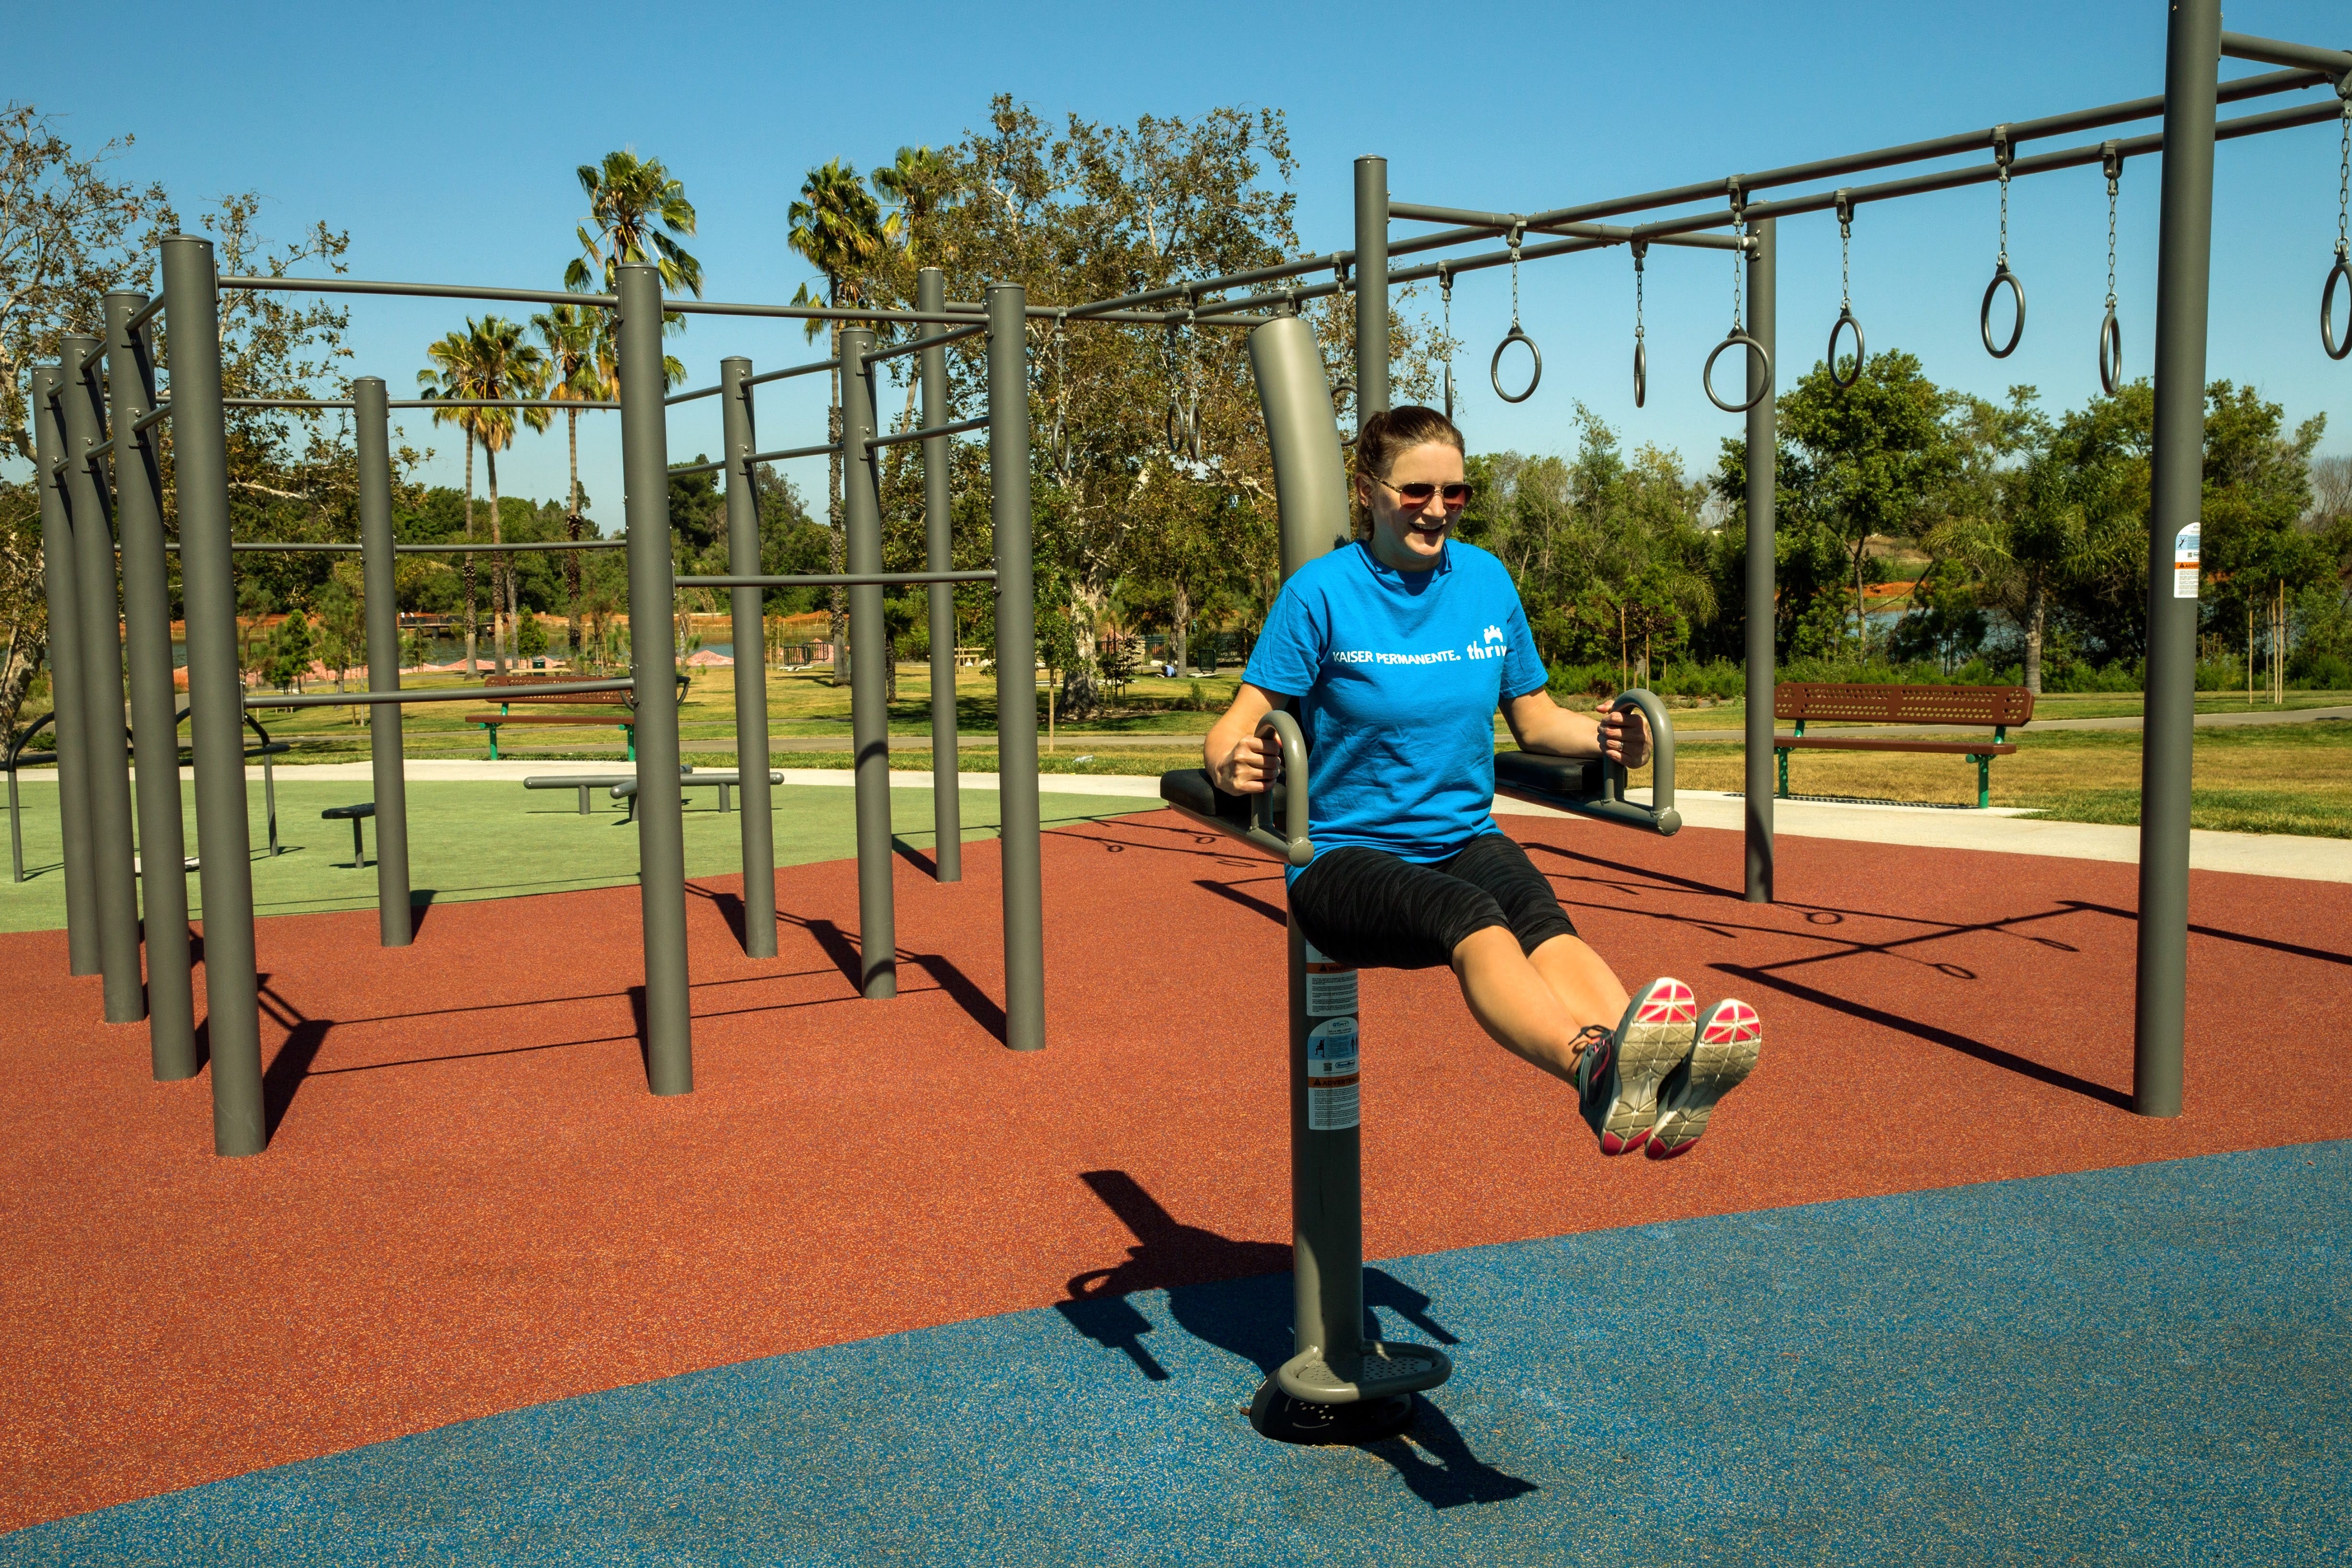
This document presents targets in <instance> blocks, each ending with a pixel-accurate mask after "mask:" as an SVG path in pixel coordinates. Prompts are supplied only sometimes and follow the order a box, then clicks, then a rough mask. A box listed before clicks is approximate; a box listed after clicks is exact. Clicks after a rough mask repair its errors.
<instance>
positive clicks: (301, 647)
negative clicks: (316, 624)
mask: <svg viewBox="0 0 2352 1568" xmlns="http://www.w3.org/2000/svg"><path fill="white" fill-rule="evenodd" d="M317 657H318V640H317V638H316V637H314V636H313V635H312V633H311V630H310V620H309V618H308V617H307V616H304V615H303V614H302V612H301V611H300V610H299V609H296V610H293V611H290V612H289V613H288V615H287V616H286V618H285V619H284V620H282V621H280V622H278V629H277V630H276V631H274V632H272V633H270V635H269V642H268V664H267V665H266V666H265V667H264V670H263V677H264V679H267V680H268V682H269V683H270V684H271V685H272V686H275V687H277V688H278V689H280V690H283V689H286V688H287V687H289V686H290V687H292V688H294V689H296V690H298V691H299V690H300V689H302V678H303V677H304V676H305V675H308V674H309V673H310V661H311V660H312V659H313V658H317Z"/></svg>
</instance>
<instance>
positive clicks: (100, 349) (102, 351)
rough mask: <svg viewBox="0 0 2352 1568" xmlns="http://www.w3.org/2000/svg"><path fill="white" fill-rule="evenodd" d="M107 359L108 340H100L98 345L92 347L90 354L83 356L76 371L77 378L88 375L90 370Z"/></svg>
mask: <svg viewBox="0 0 2352 1568" xmlns="http://www.w3.org/2000/svg"><path fill="white" fill-rule="evenodd" d="M105 357H106V340H105V339H104V338H100V339H99V340H98V342H96V343H94V344H92V345H91V346H90V351H89V353H86V354H84V355H82V356H81V363H80V365H79V367H78V368H77V369H76V370H75V372H74V374H75V375H76V376H84V375H88V374H89V373H90V368H91V367H92V366H93V365H95V364H97V363H99V362H100V360H103V359H104V358H105Z"/></svg>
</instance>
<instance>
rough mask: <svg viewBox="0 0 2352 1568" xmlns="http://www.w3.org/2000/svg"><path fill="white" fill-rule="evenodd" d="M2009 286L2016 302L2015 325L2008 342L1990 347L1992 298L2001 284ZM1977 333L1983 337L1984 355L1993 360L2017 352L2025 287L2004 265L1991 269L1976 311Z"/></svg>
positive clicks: (2022, 324)
mask: <svg viewBox="0 0 2352 1568" xmlns="http://www.w3.org/2000/svg"><path fill="white" fill-rule="evenodd" d="M2004 283H2006V284H2008V285H2009V291H2010V294H2011V296H2012V297H2013V298H2014V299H2015V300H2017V324H2016V325H2015V326H2013V327H2011V328H2010V330H2009V342H2006V343H2003V344H2002V345H2001V346H2000V347H1999V348H1995V347H1993V346H1992V297H1993V296H1994V295H1995V294H1998V293H2000V286H2001V285H2002V284H2004ZM1977 331H1979V333H1981V334H1982V335H1983V337H1984V346H1985V353H1989V354H1990V355H1992V357H1993V358H1995V359H2007V358H2008V357H2009V356H2010V355H2011V354H2013V353H2016V352H2017V340H2018V339H2020V338H2021V337H2023V336H2024V335H2025V285H2024V284H2022V283H2020V282H2019V281H2018V280H2017V274H2016V273H2014V272H2011V270H2010V269H2009V268H2008V266H2007V265H2006V264H2003V265H2001V266H1999V267H1996V268H1993V269H1992V281H1991V282H1990V283H1988V284H1986V285H1985V291H1984V304H1983V306H1982V307H1981V308H1979V310H1978V311H1977Z"/></svg>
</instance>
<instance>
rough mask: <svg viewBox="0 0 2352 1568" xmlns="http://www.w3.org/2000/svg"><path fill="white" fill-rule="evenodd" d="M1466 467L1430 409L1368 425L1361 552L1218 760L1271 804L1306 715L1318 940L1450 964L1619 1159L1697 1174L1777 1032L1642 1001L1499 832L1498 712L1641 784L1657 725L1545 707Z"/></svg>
mask: <svg viewBox="0 0 2352 1568" xmlns="http://www.w3.org/2000/svg"><path fill="white" fill-rule="evenodd" d="M1462 458H1463V442H1462V432H1461V431H1459V430H1458V429H1456V428H1454V422H1453V421H1452V420H1450V419H1448V418H1446V417H1445V416H1444V415H1442V414H1440V413H1438V412H1437V411H1436V410H1435V409H1432V408H1416V407H1405V408H1396V409H1391V410H1390V411H1388V412H1386V413H1383V414H1375V415H1374V416H1371V417H1370V419H1368V420H1366V421H1365V422H1364V427H1363V430H1362V433H1361V434H1360V436H1359V437H1358V439H1357V443H1356V500H1357V504H1358V506H1359V508H1360V513H1361V517H1360V521H1359V524H1358V538H1357V539H1356V541H1355V542H1353V543H1352V544H1350V545H1349V546H1347V547H1345V548H1343V549H1339V550H1334V551H1332V552H1330V553H1329V554H1328V555H1326V556H1324V557H1323V558H1322V559H1321V560H1318V561H1313V562H1309V563H1307V565H1306V566H1304V567H1301V568H1300V569H1299V570H1298V571H1297V573H1296V574H1293V575H1292V577H1291V579H1290V581H1289V582H1288V583H1286V584H1284V585H1283V589H1282V593H1281V595H1280V596H1279V597H1278V598H1276V600H1275V604H1274V610H1273V613H1272V614H1271V615H1269V616H1267V618H1266V626H1265V635H1264V636H1262V637H1259V638H1258V641H1257V647H1256V648H1255V650H1254V651H1253V652H1252V653H1251V655H1250V659H1249V665H1248V668H1246V669H1244V671H1243V674H1242V687H1241V690H1240V692H1239V693H1238V694H1236V695H1235V697H1234V705H1233V706H1232V707H1231V708H1229V709H1227V710H1225V714H1224V716H1223V718H1221V719H1219V720H1218V721H1217V722H1216V725H1215V727H1214V728H1213V729H1212V730H1210V731H1209V738H1208V740H1207V742H1205V743H1204V744H1203V745H1202V754H1203V757H1204V759H1205V760H1206V762H1207V763H1208V769H1209V773H1210V776H1211V777H1212V778H1213V779H1214V780H1215V781H1216V783H1217V785H1218V787H1219V788H1221V789H1223V790H1224V791H1226V792H1227V793H1228V794H1233V795H1255V794H1258V793H1261V792H1263V791H1265V789H1267V788H1268V787H1269V786H1270V785H1271V784H1273V782H1274V781H1275V779H1276V777H1277V776H1278V774H1279V772H1280V764H1281V758H1282V753H1281V750H1280V748H1279V747H1278V746H1276V745H1275V744H1273V743H1272V742H1269V741H1263V740H1260V739H1259V737H1258V734H1257V728H1258V721H1259V720H1261V719H1263V718H1264V717H1265V714H1266V713H1267V712H1268V711H1269V710H1272V709H1273V708H1274V707H1275V706H1276V704H1278V703H1281V702H1284V701H1286V700H1295V701H1296V704H1297V710H1298V717H1299V721H1300V724H1301V726H1302V728H1303V729H1304V731H1305V732H1306V736H1307V749H1308V751H1309V752H1310V753H1311V754H1312V755H1313V757H1314V759H1315V761H1314V772H1315V788H1314V792H1313V812H1314V820H1313V822H1312V823H1311V824H1310V825H1309V827H1310V832H1311V836H1312V837H1313V838H1314V841H1315V858H1314V860H1313V861H1312V862H1311V863H1309V864H1308V865H1307V867H1306V868H1304V869H1297V868H1294V869H1292V870H1291V871H1290V873H1289V876H1290V908H1291V911H1292V913H1293V914H1294V915H1296V916H1297V921H1298V926H1299V930H1300V931H1301V932H1303V933H1304V934H1305V936H1306V938H1307V942H1309V943H1310V944H1311V945H1312V946H1313V947H1314V948H1315V949H1316V951H1317V952H1318V953H1320V954H1322V955H1323V956H1324V957H1326V958H1328V960H1330V961H1331V962H1333V963H1344V964H1349V965H1353V966H1356V967H1360V968H1381V969H1432V968H1435V967H1436V966H1437V965H1439V964H1451V965H1452V966H1453V969H1454V975H1455V977H1456V978H1457V979H1458V980H1459V981H1460V982H1461V984H1462V994H1463V996H1464V998H1465V1000H1467V1001H1468V1003H1469V1004H1470V1011H1471V1013H1472V1014H1473V1016H1475V1017H1476V1018H1477V1020H1478V1022H1479V1024H1480V1025H1481V1026H1483V1027H1484V1028H1485V1029H1486V1032H1487V1033H1488V1034H1489V1035H1492V1036H1493V1037H1495V1039H1496V1041H1497V1042H1498V1043H1500V1044H1501V1045H1502V1046H1504V1047H1506V1048H1507V1049H1509V1050H1511V1051H1513V1052H1516V1053H1517V1055H1519V1056H1521V1057H1524V1058H1527V1059H1528V1061H1530V1062H1532V1063H1534V1064H1535V1065H1536V1066H1537V1067H1539V1068H1543V1069H1544V1070H1545V1071H1546V1072H1549V1073H1550V1074H1552V1075H1553V1076H1554V1077H1557V1078H1559V1079H1564V1080H1565V1081H1567V1082H1568V1083H1570V1085H1572V1086H1574V1088H1575V1089H1576V1091H1577V1095H1578V1099H1579V1101H1580V1107H1581V1110H1582V1111H1583V1115H1584V1119H1585V1121H1587V1122H1588V1123H1589V1124H1590V1125H1591V1128H1592V1131H1593V1132H1594V1133H1595V1134H1596V1135H1597V1136H1598V1137H1599V1138H1600V1140H1601V1152H1603V1153H1607V1154H1622V1153H1627V1152H1631V1151H1633V1150H1634V1149H1637V1148H1641V1147H1643V1145H1644V1144H1645V1143H1646V1145H1647V1146H1648V1150H1649V1152H1650V1154H1651V1155H1652V1156H1653V1157H1654V1158H1665V1157H1668V1156H1671V1155H1675V1154H1679V1153H1681V1152H1683V1151H1685V1150H1686V1149H1688V1148H1689V1147H1690V1146H1691V1145H1692V1144H1693V1143H1695V1142H1697V1140H1698V1138H1699V1135H1700V1134H1701V1133H1703V1132H1705V1131H1706V1124H1707V1119H1708V1116H1709V1115H1710V1113H1711V1112H1712V1111H1713V1110H1714V1109H1715V1105H1716V1102H1717V1100H1720V1099H1721V1098H1722V1097H1723V1095H1724V1094H1725V1093H1726V1092H1727V1091H1728V1090H1729V1089H1732V1088H1734V1087H1735V1086H1737V1085H1738V1083H1739V1081H1740V1080H1741V1079H1745V1078H1746V1077H1747V1076H1748V1071H1749V1069H1751V1068H1754V1067H1755V1065H1756V1057H1757V1052H1758V1050H1759V1047H1761V1046H1762V1044H1763V1037H1764V1031H1763V1026H1762V1025H1761V1024H1760V1023H1759V1020H1758V1018H1757V1016H1756V1012H1755V1009H1754V1008H1752V1007H1750V1006H1748V1005H1747V1004H1746V1003H1744V1002H1738V1001H1731V1000H1725V1001H1721V1002H1717V1003H1716V1004H1715V1005H1713V1006H1711V1007H1708V1008H1707V1009H1706V1011H1705V1012H1704V1013H1702V1012H1701V1011H1700V1010H1699V1008H1698V1005H1697V1002H1696V997H1695V996H1694V995H1693V994H1692V992H1691V988H1690V987H1689V986H1687V985H1685V984H1683V983H1682V982H1681V981H1679V980H1671V979H1658V980H1653V981H1651V982H1650V983H1649V984H1646V985H1644V986H1643V987H1642V988H1641V990H1640V991H1639V992H1637V993H1636V994H1633V995H1632V996H1628V995H1627V994H1625V988H1624V986H1622V984H1619V983H1618V980H1617V976H1616V975H1615V974H1614V973H1612V972H1611V970H1610V968H1609V965H1608V964H1606V963H1603V962H1601V955H1600V954H1599V953H1596V952H1593V951H1592V949H1591V948H1590V947H1588V946H1586V945H1585V943H1584V942H1583V940H1582V939H1581V938H1580V937H1579V936H1578V935H1577V934H1576V928H1575V927H1574V926H1573V925H1571V924H1570V922H1569V919H1568V916H1567V915H1566V914H1565V913H1564V912H1562V910H1561V909H1560V907H1559V898H1558V897H1557V896H1556V895H1555V894H1554V893H1553V892H1552V889H1551V884H1550V883H1549V881H1547V880H1546V879H1544V876H1543V873H1541V872H1540V871H1538V870H1537V869H1536V868H1535V867H1534V865H1533V864H1532V863H1531V862H1530V861H1529V860H1528V856H1527V851H1526V850H1524V849H1522V848H1520V847H1519V846H1518V845H1517V843H1516V842H1515V841H1513V840H1512V839H1511V838H1509V837H1506V836H1505V835H1504V834H1503V833H1502V831H1501V830H1500V829H1498V828H1497V827H1496V826H1495V819H1494V816H1492V807H1493V805H1494V799H1495V745H1494V712H1495V710H1496V707H1497V706H1500V707H1501V709H1502V710H1503V717H1504V719H1505V721H1507V723H1508V724H1509V725H1510V727H1511V734H1512V735H1513V737H1514V738H1516V739H1517V742H1518V743H1519V747H1520V749H1521V750H1523V751H1528V752H1547V753H1549V754H1551V755H1554V756H1562V757H1580V758H1593V757H1600V756H1603V755H1605V756H1607V757H1608V758H1609V759H1610V760H1612V761H1614V762H1620V763H1623V764H1624V765H1625V766H1627V767H1629V768H1633V767H1639V766H1641V765H1642V764H1643V763H1644V762H1646V761H1647V760H1648V756H1649V750H1650V744H1649V741H1650V738H1649V731H1648V728H1647V726H1646V725H1645V724H1643V721H1642V720H1641V717H1640V715H1639V713H1638V712H1636V713H1633V714H1630V715H1629V714H1626V713H1622V712H1612V713H1610V714H1609V715H1608V716H1606V717H1605V718H1602V719H1601V720H1599V721H1594V720H1592V719H1590V718H1587V717H1586V716H1585V715H1583V714H1581V713H1571V712H1569V711H1568V710H1565V709H1563V708H1560V707H1559V706H1558V705H1556V704H1555V703H1554V702H1553V701H1552V700H1551V698H1550V697H1549V696H1548V695H1547V694H1546V693H1545V690H1544V685H1545V679H1546V678H1545V671H1544V667H1543V664H1542V661H1541V660H1540V659H1539V658H1538V657H1537V655H1536V648H1535V638H1534V637H1533V635H1532V634H1531V633H1529V631H1528V620H1527V612H1526V611H1525V610H1524V609H1523V608H1522V607H1521V605H1520V604H1519V595H1518V590H1517V588H1516V587H1515V586H1514V585H1513V584H1512V582H1511V578H1510V574H1509V573H1507V571H1506V570H1505V569H1504V567H1503V564H1502V563H1501V562H1499V561H1497V560H1496V559H1495V557H1494V556H1492V555H1490V554H1488V553H1487V552H1485V551H1483V550H1480V549H1479V548H1477V547H1476V546H1475V545H1471V544H1465V543H1463V542H1460V541H1458V540H1451V541H1450V540H1448V539H1447V537H1446V534H1447V531H1449V530H1450V529H1451V528H1452V527H1453V525H1454V521H1455V520H1456V519H1457V518H1459V517H1460V516H1461V513H1462V509H1463V507H1465V505H1467V504H1468V503H1469V500H1470V487H1469V485H1468V484H1467V483H1465V481H1464V479H1463V468H1462ZM1367 522H1369V528H1367V527H1366V526H1365V524H1366V523H1367ZM1629 720H1630V721H1629Z"/></svg>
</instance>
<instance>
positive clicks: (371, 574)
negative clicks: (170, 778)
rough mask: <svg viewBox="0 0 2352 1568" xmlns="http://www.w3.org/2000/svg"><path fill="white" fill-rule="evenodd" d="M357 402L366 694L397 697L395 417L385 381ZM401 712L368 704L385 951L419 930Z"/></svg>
mask: <svg viewBox="0 0 2352 1568" xmlns="http://www.w3.org/2000/svg"><path fill="white" fill-rule="evenodd" d="M352 435H353V442H354V446H355V448H356V451H357V455H358V458H359V476H360V485H359V489H360V573H361V580H362V603H363V605H364V606H365V608H366V613H367V668H368V689H369V690H370V691H397V690H399V689H400V584H399V579H398V576H397V575H396V574H395V573H394V569H393V562H394V541H393V531H392V414H391V405H390V403H389V402H388V400H387V397H386V394H385V390H384V384H383V380H382V379H381V378H380V377H377V376H373V375H366V376H362V377H360V379H359V380H357V381H355V382H353V383H352ZM401 711H402V708H401V704H399V703H397V702H373V703H370V704H369V705H368V763H369V770H368V771H369V773H371V774H372V775H373V781H374V800H375V923H376V940H377V941H378V942H381V943H382V944H383V945H384V946H385V947H406V946H407V945H408V944H409V943H410V942H412V941H414V940H415V931H416V919H415V911H414V910H412V908H411V907H410V902H409V896H408V772H407V760H406V758H405V756H404V754H403V753H404V750H405V748H404V746H403V745H402V734H403V729H402V720H401ZM354 826H356V825H354ZM354 842H356V839H354ZM352 858H354V859H356V858H358V857H357V856H356V855H355V856H353V857H352Z"/></svg>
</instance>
